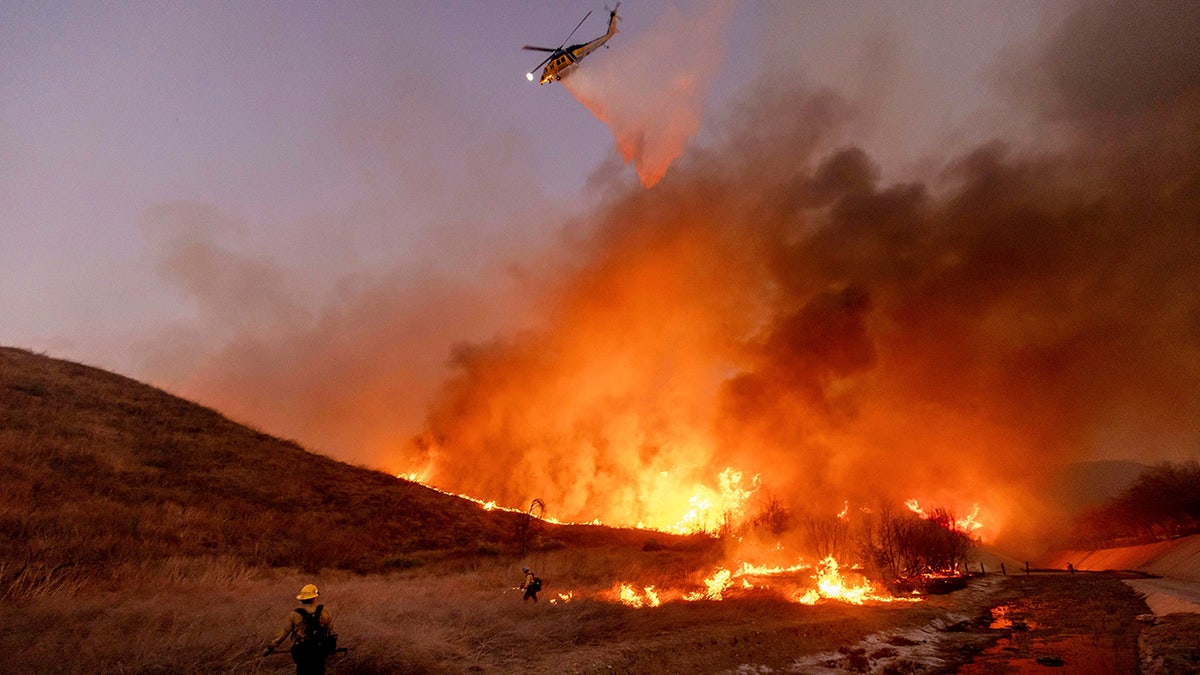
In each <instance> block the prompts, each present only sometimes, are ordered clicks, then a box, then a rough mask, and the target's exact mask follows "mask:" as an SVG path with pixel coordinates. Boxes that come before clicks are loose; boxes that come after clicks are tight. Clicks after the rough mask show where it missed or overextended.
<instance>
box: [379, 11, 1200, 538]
mask: <svg viewBox="0 0 1200 675" xmlns="http://www.w3.org/2000/svg"><path fill="white" fill-rule="evenodd" d="M1198 17H1200V6H1197V5H1196V4H1195V3H1154V4H1144V3H1132V4H1128V5H1123V4H1112V3H1088V4H1086V5H1085V6H1083V7H1082V9H1080V10H1079V11H1077V12H1076V13H1075V14H1074V15H1072V16H1070V17H1068V18H1067V20H1066V21H1065V22H1063V23H1062V24H1061V27H1060V29H1059V30H1058V31H1057V32H1056V33H1055V34H1054V35H1052V36H1050V39H1049V40H1048V42H1047V43H1046V44H1045V45H1044V46H1043V47H1042V48H1041V49H1040V50H1039V51H1037V52H1036V53H1034V54H1031V55H1025V56H1023V57H1019V58H1018V57H1016V56H1014V57H1012V62H1011V63H1010V64H1009V66H1010V68H1012V69H1013V72H1014V73H1016V74H1010V76H1009V77H1008V84H1009V85H1010V87H1011V89H1012V91H1013V92H1014V96H1020V97H1021V98H1020V99H1019V101H1020V104H1021V105H1022V106H1023V107H1025V108H1026V109H1029V110H1032V111H1036V114H1037V115H1039V117H1040V119H1041V120H1042V126H1041V128H1042V129H1043V131H1044V132H1045V133H1046V142H1045V143H1039V142H1037V140H1039V139H1034V142H1030V139H1019V142H1006V141H1005V140H1004V139H996V140H994V141H991V142H988V143H986V144H983V145H980V146H978V147H975V148H973V149H971V150H970V151H968V152H966V153H960V154H957V155H955V156H946V157H941V158H940V159H941V171H940V173H939V174H938V178H937V179H936V180H925V181H922V182H917V181H912V182H905V181H903V180H900V181H889V182H884V181H883V180H882V179H881V175H882V171H881V167H880V166H879V165H878V164H877V162H876V161H875V160H874V159H873V158H872V156H871V155H870V154H868V152H867V151H866V150H864V149H863V148H861V147H859V146H857V145H856V144H854V143H846V142H845V141H844V138H845V136H846V133H845V130H846V129H847V128H848V126H849V125H851V124H852V122H853V119H854V116H855V114H856V111H857V108H856V106H855V104H854V102H853V101H851V100H848V99H845V98H843V97H842V96H840V95H839V94H837V93H835V92H832V91H826V90H817V89H809V88H806V87H805V86H803V85H802V84H796V83H797V82H800V79H799V78H787V77H781V76H779V75H778V74H776V76H774V77H772V79H771V80H770V82H769V83H767V85H765V86H763V87H761V88H760V89H759V90H758V91H757V93H755V94H753V95H752V96H751V97H750V98H748V99H747V103H746V105H744V106H743V107H742V109H741V112H739V113H738V114H737V115H736V116H734V117H733V118H731V119H728V120H726V121H725V122H724V123H723V126H721V127H720V128H721V129H722V131H721V133H720V134H714V137H719V140H715V141H713V142H712V143H711V144H710V145H709V146H707V147H704V148H696V149H694V150H692V151H690V152H688V153H686V154H684V155H683V156H682V157H680V158H679V159H678V160H676V161H675V162H674V164H673V165H671V172H670V174H669V175H667V176H666V177H665V178H663V179H662V180H661V182H658V183H657V185H656V186H655V187H654V188H653V189H652V190H643V189H633V190H629V191H626V192H621V191H619V190H618V189H616V188H614V190H613V192H612V193H610V197H609V198H608V199H607V201H606V203H605V204H604V205H603V206H602V207H600V208H598V209H597V210H596V211H595V212H594V213H593V214H591V216H590V218H589V225H590V226H591V227H592V230H591V234H590V235H588V236H587V237H586V238H585V240H584V241H582V242H577V244H576V245H575V246H574V247H573V248H572V249H571V250H570V251H568V252H567V253H566V254H565V255H569V256H571V260H572V262H573V265H574V267H573V271H572V272H571V273H570V274H564V275H562V276H560V277H558V278H557V280H555V281H554V282H553V283H548V285H546V286H545V287H543V288H542V289H541V294H542V295H541V297H542V298H543V299H544V301H543V304H542V305H541V306H540V310H541V311H540V313H539V315H538V321H537V325H538V328H536V329H531V330H529V331H527V332H518V333H511V334H507V335H501V336H499V337H497V338H495V339H494V340H490V341H481V342H471V343H463V344H461V345H460V346H459V347H457V348H456V349H455V351H454V354H453V357H452V359H453V364H454V366H455V375H454V376H453V377H452V378H451V379H450V380H449V381H448V382H447V383H446V384H445V386H444V389H443V392H442V394H441V395H440V398H439V399H438V400H437V402H436V403H435V405H434V406H433V408H432V410H431V412H430V413H429V415H428V419H427V422H426V424H425V429H424V430H423V431H422V432H421V433H420V434H418V435H417V436H416V437H415V438H414V439H413V440H412V442H411V443H410V444H409V445H408V447H407V448H406V450H405V451H404V455H403V457H404V459H403V460H402V462H401V464H402V465H407V466H410V467H413V468H414V470H419V471H421V472H423V473H422V475H423V477H424V479H426V480H428V481H429V482H431V483H433V484H434V485H437V486H439V487H443V488H446V489H450V490H457V491H464V492H468V493H470V494H473V495H478V496H484V497H486V498H488V499H495V500H497V501H498V502H500V503H502V504H506V505H510V506H518V507H520V506H522V505H524V504H528V502H529V500H530V499H532V498H541V499H543V500H545V502H546V503H547V505H548V507H549V509H550V513H551V515H554V516H556V517H558V518H561V519H577V520H580V519H581V520H590V519H592V518H600V519H602V520H605V521H609V522H616V523H622V524H633V523H637V522H645V523H650V524H662V523H664V522H665V523H670V522H674V520H675V519H676V518H677V517H678V515H679V514H680V513H681V511H682V510H685V509H686V507H687V497H688V496H689V495H691V494H694V492H695V488H697V487H698V486H708V487H714V486H715V485H716V484H717V482H718V475H719V474H720V473H721V472H722V471H723V470H725V469H726V468H733V469H736V470H738V471H740V472H743V473H744V474H745V475H746V476H751V475H755V474H757V475H759V476H760V477H761V486H762V487H761V488H760V491H759V494H770V495H772V496H774V497H778V498H779V499H781V500H782V501H784V502H785V503H786V504H787V505H788V506H789V507H790V508H795V509H799V510H810V511H813V512H832V513H835V512H837V510H838V509H839V508H840V507H841V505H842V504H843V503H844V502H845V501H847V500H848V501H849V502H851V503H863V504H866V503H872V502H875V501H877V500H879V499H880V498H887V499H904V498H909V497H916V498H919V499H921V500H922V501H923V502H928V503H932V504H936V505H943V506H946V507H949V508H951V509H954V510H956V511H958V512H960V513H961V512H963V511H965V510H969V509H970V508H971V506H972V505H973V504H976V503H977V504H979V505H980V506H981V519H983V520H984V521H985V523H986V522H987V520H988V519H991V521H990V524H989V525H990V527H991V528H992V529H991V533H992V534H991V536H993V537H994V536H997V535H999V536H1001V537H1004V536H1008V537H1009V538H1010V540H1011V541H1014V542H1019V541H1020V539H1021V538H1025V537H1030V536H1034V535H1039V536H1040V535H1042V534H1044V528H1043V527H1042V526H1044V525H1045V524H1047V523H1049V522H1051V521H1053V520H1054V519H1056V518H1058V517H1059V516H1060V514H1058V513H1054V512H1051V511H1048V510H1047V508H1046V507H1045V506H1044V504H1043V503H1042V502H1040V501H1039V493H1038V492H1037V489H1036V487H1035V489H1031V488H1030V486H1031V485H1032V486H1036V478H1037V476H1038V474H1039V473H1040V472H1042V471H1043V470H1044V469H1045V468H1047V467H1049V466H1051V465H1053V464H1055V463H1059V462H1063V461H1071V460H1074V459H1080V458H1087V457H1089V456H1091V455H1093V454H1095V453H1097V452H1100V451H1105V452H1120V453H1124V454H1125V455H1126V456H1143V455H1145V456H1150V455H1156V456H1163V455H1184V454H1188V453H1191V454H1192V455H1194V453H1195V451H1196V444H1197V438H1198V435H1200V428H1198V423H1197V420H1200V297H1198V293H1200V291H1198V290H1197V289H1200V228H1198V226H1197V224H1198V223H1200V171H1198V169H1200V167H1198V166H1197V164H1198V162H1200V118H1198V117H1197V116H1196V114H1195V111H1196V110H1197V109H1200V50H1198V49H1197V47H1196V46H1195V45H1196V40H1195V39H1194V38H1195V36H1197V35H1200V20H1198ZM606 56H607V55H606V54H602V55H599V56H598V57H597V58H601V59H603V58H605V57H606ZM584 65H587V64H586V63H585V64H584ZM577 95H578V94H577ZM581 98H582V97H581ZM597 114H599V113H597ZM637 124H638V121H637V120H634V121H633V122H632V125H633V127H635V128H636V126H637ZM627 133H628V132H622V133H618V134H616V135H617V136H618V137H620V136H621V135H622V134H627ZM1051 136H1053V140H1052V141H1051V139H1050V137H1051ZM618 143H620V140H618ZM664 171H665V169H664ZM639 173H640V169H639ZM643 181H645V177H644V176H643Z"/></svg>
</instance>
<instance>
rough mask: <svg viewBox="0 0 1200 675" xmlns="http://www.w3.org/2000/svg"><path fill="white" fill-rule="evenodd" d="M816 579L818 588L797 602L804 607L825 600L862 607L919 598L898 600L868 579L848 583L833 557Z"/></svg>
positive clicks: (820, 567)
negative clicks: (868, 603)
mask: <svg viewBox="0 0 1200 675" xmlns="http://www.w3.org/2000/svg"><path fill="white" fill-rule="evenodd" d="M814 578H815V579H816V580H817V587H816V588H815V589H809V590H807V591H805V593H804V594H803V595H801V596H800V597H799V598H797V602H799V603H801V604H804V605H815V604H817V601H818V600H821V599H823V598H824V599H828V600H838V601H841V602H848V603H850V604H853V605H861V604H863V603H866V602H868V601H870V602H896V601H897V600H904V601H909V602H915V601H917V600H918V598H897V597H895V596H893V595H891V594H890V593H887V592H886V591H881V590H879V589H877V588H875V586H874V585H873V584H871V582H870V581H868V580H867V579H863V580H862V581H861V582H859V583H857V584H852V583H849V582H847V581H846V579H844V578H843V577H842V574H841V572H840V571H839V570H838V561H837V560H835V559H834V557H833V556H828V557H826V558H825V559H824V560H822V561H821V563H820V564H819V565H818V566H817V573H816V575H814Z"/></svg>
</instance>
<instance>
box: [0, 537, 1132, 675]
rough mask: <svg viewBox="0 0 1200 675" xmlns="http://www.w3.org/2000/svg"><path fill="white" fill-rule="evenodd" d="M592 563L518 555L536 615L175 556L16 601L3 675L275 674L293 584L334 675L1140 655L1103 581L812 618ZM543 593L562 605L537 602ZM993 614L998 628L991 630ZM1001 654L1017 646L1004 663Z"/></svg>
mask: <svg viewBox="0 0 1200 675" xmlns="http://www.w3.org/2000/svg"><path fill="white" fill-rule="evenodd" d="M596 553H598V551H572V550H562V551H556V552H554V553H549V554H544V555H541V556H538V557H536V558H535V559H534V560H532V561H530V562H532V563H533V565H534V566H535V569H537V570H538V571H539V573H541V574H542V575H543V576H544V578H545V579H546V581H547V587H546V589H545V591H543V593H542V601H541V602H539V603H537V604H533V603H527V602H522V600H521V593H520V592H519V591H518V590H516V588H515V586H516V585H517V583H518V582H519V578H520V575H519V568H520V565H521V561H519V560H512V559H502V558H496V557H476V558H473V559H460V560H456V561H453V562H450V563H447V564H444V565H436V566H434V565H428V566H425V567H421V568H417V569H413V570H410V571H407V572H401V573H393V574H387V575H365V576H364V575H356V574H353V573H349V572H345V571H335V572H331V573H327V574H323V575H319V576H315V577H314V576H312V575H306V574H300V573H296V572H284V571H279V570H275V571H264V570H260V571H257V572H251V573H247V572H246V571H245V570H244V569H242V568H241V567H239V566H237V565H231V564H230V563H229V562H228V561H221V560H213V561H208V563H207V564H205V563H203V562H202V561H192V562H190V563H184V562H179V563H177V564H176V565H175V566H174V567H172V568H170V569H161V570H157V571H151V570H147V571H146V573H145V575H144V577H143V578H142V579H140V580H139V583H136V584H129V585H127V586H121V587H116V586H105V587H101V588H96V587H88V588H84V589H80V591H79V592H78V593H77V594H76V595H75V596H74V597H70V598H66V597H42V598H37V599H31V600H28V601H25V602H22V603H20V604H18V605H17V606H15V607H14V608H13V609H14V611H10V612H7V613H5V614H3V615H0V650H3V652H4V653H5V655H6V661H7V663H6V672H11V673H74V672H89V671H103V672H140V673H151V672H262V673H285V672H289V671H290V668H291V666H290V663H289V661H288V659H287V657H286V656H273V657H269V658H265V659H264V658H262V657H261V656H260V654H261V649H262V646H263V644H264V643H265V641H266V640H267V639H268V638H269V637H270V635H271V633H272V632H273V631H274V630H275V629H276V627H277V624H278V623H279V622H280V621H282V620H283V618H284V617H285V616H286V615H287V613H288V612H289V611H290V610H291V608H292V606H293V605H294V600H293V599H292V596H293V595H294V594H295V591H296V589H298V588H299V587H300V586H301V585H302V584H304V583H307V582H309V581H315V582H316V583H317V584H318V585H319V586H320V587H321V590H322V601H323V602H325V603H326V604H327V606H328V607H329V608H330V609H331V610H332V611H333V612H334V613H335V616H336V622H337V623H336V628H337V631H338V633H339V635H340V638H341V643H342V644H344V645H345V646H347V647H349V648H350V651H349V653H348V654H346V655H344V656H339V657H337V658H336V660H334V661H333V662H331V673H395V672H410V673H434V674H443V673H445V674H449V673H470V672H524V673H532V674H535V675H536V674H543V673H544V674H550V673H555V674H558V673H571V672H573V673H609V672H618V673H622V672H623V673H645V672H688V673H720V672H735V671H738V670H739V669H742V670H743V671H744V670H745V669H746V668H750V669H754V670H755V672H772V671H773V672H810V671H811V668H808V667H807V666H805V665H804V664H806V663H807V664H810V665H813V666H814V667H815V666H816V665H821V666H822V667H825V666H824V665H823V664H828V663H834V664H840V665H837V667H843V666H845V668H844V670H848V671H849V672H858V671H862V672H868V671H870V672H874V671H873V670H871V669H875V670H879V669H880V668H883V667H885V666H889V667H890V666H896V667H897V668H899V667H901V666H903V668H906V670H897V671H896V672H916V673H919V672H942V671H944V670H945V669H946V668H947V667H948V665H949V664H961V663H966V662H969V661H971V659H972V658H973V657H975V655H976V653H980V654H981V655H980V656H978V657H975V658H976V659H977V661H978V663H980V664H983V665H981V666H980V667H981V668H984V670H978V669H977V670H967V671H966V672H991V671H988V670H986V667H992V666H994V665H995V663H996V662H995V661H994V659H996V658H1002V657H1005V656H1006V655H1010V654H1016V655H1017V656H1018V657H1020V658H1025V657H1026V656H1032V658H1037V657H1041V656H1045V657H1048V656H1057V657H1059V658H1063V659H1066V660H1068V661H1070V660H1072V659H1076V658H1080V657H1079V653H1081V652H1080V651H1079V650H1081V649H1083V647H1084V646H1087V647H1088V648H1089V649H1091V648H1094V649H1107V650H1109V651H1107V652H1105V653H1106V654H1113V655H1115V656H1112V657H1111V658H1113V659H1115V660H1114V663H1117V664H1126V663H1131V662H1135V661H1136V658H1137V651H1136V640H1137V632H1138V626H1139V624H1137V622H1135V621H1133V619H1132V617H1134V616H1136V614H1137V613H1138V612H1140V611H1144V607H1142V606H1140V603H1139V602H1138V601H1137V599H1136V596H1135V595H1133V594H1132V593H1131V592H1130V591H1129V589H1128V588H1127V587H1125V586H1124V585H1123V584H1122V583H1121V582H1120V581H1119V580H1117V579H1115V578H1114V577H1110V576H1106V575H1087V574H1076V575H1066V574H1061V575H1038V574H1035V575H1031V576H1028V577H1026V576H1020V577H1001V576H997V575H992V576H988V577H985V578H982V579H977V580H976V581H974V582H972V584H971V586H969V587H968V588H967V589H966V590H964V591H961V592H959V593H954V594H950V595H947V596H937V597H931V598H928V599H927V600H926V601H924V602H921V603H877V604H866V605H862V606H858V605H851V604H846V603H841V602H821V603H818V604H816V605H814V606H809V605H804V604H800V603H797V602H793V601H790V600H788V599H787V598H785V597H783V596H781V595H779V594H776V593H771V592H767V591H763V590H748V591H740V592H737V593H733V594H731V595H730V596H728V597H726V598H724V599H723V600H721V601H715V600H699V601H693V602H687V601H681V600H675V601H663V602H661V603H660V604H659V605H657V606H651V605H650V604H644V605H643V606H642V607H641V608H634V607H630V606H627V605H625V604H622V603H620V602H618V601H616V600H614V599H611V598H607V597H606V596H605V593H606V592H607V591H608V590H609V589H610V588H611V587H612V584H613V580H612V577H611V576H610V575H612V574H614V573H617V572H620V573H622V574H625V575H630V576H634V577H638V576H643V575H644V576H645V577H653V576H654V571H655V565H656V564H657V563H658V562H659V561H660V559H659V558H658V557H657V556H647V555H645V554H643V553H639V552H634V551H618V550H606V551H603V552H602V553H603V554H604V555H600V556H596V555H594V554H596ZM605 577H607V579H605V581H606V582H607V583H601V582H600V581H599V580H600V579H604V578H605ZM683 583H684V580H676V581H675V584H676V585H681V584H683ZM557 593H564V594H569V593H573V594H574V598H573V599H572V600H571V601H570V602H559V603H553V604H551V603H550V602H548V600H549V599H551V598H556V597H557V595H556V594H557ZM993 608H1001V609H995V610H994V609H993ZM1000 612H1003V616H1002V618H1004V619H1006V620H1007V621H1008V623H1007V624H1003V625H1002V624H1001V623H996V619H997V617H1001V614H1000ZM1018 622H1020V623H1021V624H1022V625H1023V627H1024V630H1020V631H1018V630H1017V629H1016V628H1015V626H1016V625H1017V624H1018ZM1105 636H1111V639H1110V637H1105ZM1027 638H1030V639H1031V640H1032V641H1030V640H1028V639H1027ZM1016 640H1026V642H1024V643H1021V644H1017V643H1016V642H1015V641H1016ZM1064 640H1065V641H1066V642H1064ZM989 644H990V645H994V647H993V648H992V649H991V650H990V651H989V650H988V645H989ZM1062 644H1067V645H1072V649H1074V650H1075V651H1073V652H1068V651H1065V650H1063V649H1060V647H1059V645H1062ZM1014 645H1015V646H1017V647H1020V648H1021V649H1025V651H1022V652H1009V651H1007V647H1009V646H1014ZM1039 645H1040V646H1039ZM1056 650H1057V651H1056ZM1130 659H1133V660H1134V661H1130ZM854 664H858V665H857V666H856V665H854ZM989 664H990V665H989ZM860 666H861V667H860ZM970 667H971V666H968V668H970ZM856 668H857V670H856ZM1123 672H1132V670H1130V671H1123Z"/></svg>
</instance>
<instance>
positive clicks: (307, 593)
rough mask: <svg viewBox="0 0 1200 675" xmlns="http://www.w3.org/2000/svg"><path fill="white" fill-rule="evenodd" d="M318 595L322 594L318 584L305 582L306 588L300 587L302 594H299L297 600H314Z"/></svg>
mask: <svg viewBox="0 0 1200 675" xmlns="http://www.w3.org/2000/svg"><path fill="white" fill-rule="evenodd" d="M318 595H320V592H318V591H317V586H316V584H304V588H301V589H300V595H297V596H296V599H297V600H312V599H313V598H315V597H317V596H318Z"/></svg>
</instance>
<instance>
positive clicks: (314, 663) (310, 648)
mask: <svg viewBox="0 0 1200 675" xmlns="http://www.w3.org/2000/svg"><path fill="white" fill-rule="evenodd" d="M320 595H321V593H320V591H318V590H317V587H316V585H315V584H305V585H304V587H303V588H301V589H300V593H299V594H297V595H296V599H297V600H299V601H300V606H299V607H298V608H296V609H295V610H294V611H293V612H292V613H291V614H289V615H288V619H287V621H286V622H285V623H284V624H283V626H282V627H281V628H280V629H279V632H278V633H276V634H275V639H274V640H272V641H271V643H270V645H269V646H268V647H267V650H266V651H265V652H263V656H268V655H270V654H271V653H272V652H274V651H275V649H276V648H278V647H279V645H281V644H283V641H284V640H286V639H288V638H289V637H290V638H291V639H292V646H291V654H292V661H294V662H295V663H296V675H324V674H325V657H326V656H328V654H327V653H326V652H325V651H324V650H322V649H320V648H318V646H317V645H315V644H312V638H313V637H314V636H313V635H310V631H311V628H310V627H311V626H313V625H316V626H319V630H320V632H323V633H325V634H332V633H333V615H332V614H330V613H329V612H327V611H325V605H318V604H316V602H317V598H318V597H320ZM301 612H304V614H305V615H306V616H303V615H301Z"/></svg>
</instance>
